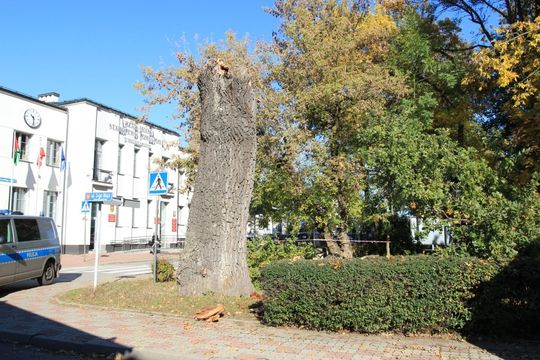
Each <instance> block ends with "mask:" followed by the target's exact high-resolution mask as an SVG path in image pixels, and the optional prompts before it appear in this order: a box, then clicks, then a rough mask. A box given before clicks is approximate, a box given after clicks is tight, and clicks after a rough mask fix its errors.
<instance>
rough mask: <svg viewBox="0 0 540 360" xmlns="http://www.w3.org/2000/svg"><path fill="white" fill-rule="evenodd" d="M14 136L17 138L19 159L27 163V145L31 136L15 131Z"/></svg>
mask: <svg viewBox="0 0 540 360" xmlns="http://www.w3.org/2000/svg"><path fill="white" fill-rule="evenodd" d="M15 136H16V137H17V142H18V143H19V151H20V154H21V155H20V158H19V159H20V160H25V161H28V144H29V143H30V139H31V138H32V135H30V134H26V133H23V132H20V131H16V132H15Z"/></svg>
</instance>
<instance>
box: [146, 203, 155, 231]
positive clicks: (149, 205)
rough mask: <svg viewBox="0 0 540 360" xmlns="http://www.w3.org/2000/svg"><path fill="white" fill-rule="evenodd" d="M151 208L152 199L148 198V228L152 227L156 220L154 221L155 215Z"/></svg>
mask: <svg viewBox="0 0 540 360" xmlns="http://www.w3.org/2000/svg"><path fill="white" fill-rule="evenodd" d="M151 209H152V200H148V201H147V202H146V227H147V228H148V229H149V228H151V227H152V224H153V223H154V222H153V221H152V217H153V215H152V211H151Z"/></svg>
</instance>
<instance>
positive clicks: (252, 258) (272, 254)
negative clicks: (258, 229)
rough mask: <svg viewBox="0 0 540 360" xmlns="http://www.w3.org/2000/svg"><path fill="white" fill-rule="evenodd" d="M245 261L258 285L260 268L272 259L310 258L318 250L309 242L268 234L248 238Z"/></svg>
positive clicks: (252, 278) (257, 285)
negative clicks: (273, 236)
mask: <svg viewBox="0 0 540 360" xmlns="http://www.w3.org/2000/svg"><path fill="white" fill-rule="evenodd" d="M247 246H248V254H247V263H248V268H249V276H250V278H251V281H252V282H253V285H254V286H255V287H256V288H259V287H260V283H259V277H260V275H261V270H262V269H263V268H264V267H265V266H267V265H268V264H270V263H271V262H273V261H277V260H283V259H312V258H313V257H315V255H317V254H318V253H319V252H320V251H319V250H318V249H317V248H315V247H314V246H313V245H312V244H311V243H295V242H294V240H292V239H286V240H274V239H272V238H271V237H269V236H265V237H257V238H255V239H251V240H248V243H247Z"/></svg>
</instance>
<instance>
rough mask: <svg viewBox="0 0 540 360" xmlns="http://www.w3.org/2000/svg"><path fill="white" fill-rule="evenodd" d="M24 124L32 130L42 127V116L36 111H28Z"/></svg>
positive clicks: (25, 113)
mask: <svg viewBox="0 0 540 360" xmlns="http://www.w3.org/2000/svg"><path fill="white" fill-rule="evenodd" d="M24 122H26V125H28V126H30V127H31V128H34V129H35V128H37V127H39V125H41V115H39V113H38V111H37V110H36V109H28V110H26V111H25V112H24Z"/></svg>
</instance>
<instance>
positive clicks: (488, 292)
mask: <svg viewBox="0 0 540 360" xmlns="http://www.w3.org/2000/svg"><path fill="white" fill-rule="evenodd" d="M476 293H477V295H476V297H475V298H474V300H473V301H472V303H471V308H472V320H471V322H470V324H468V326H467V329H466V330H467V332H469V333H483V334H490V335H499V336H519V337H522V338H523V337H525V338H539V337H540V257H523V258H517V259H515V260H513V261H512V262H511V263H510V264H508V265H507V266H506V267H504V268H503V269H502V270H501V271H500V272H499V273H497V275H495V276H494V277H493V279H491V280H490V281H488V282H486V283H484V284H482V285H481V286H480V287H479V288H478V289H477V291H476Z"/></svg>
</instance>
